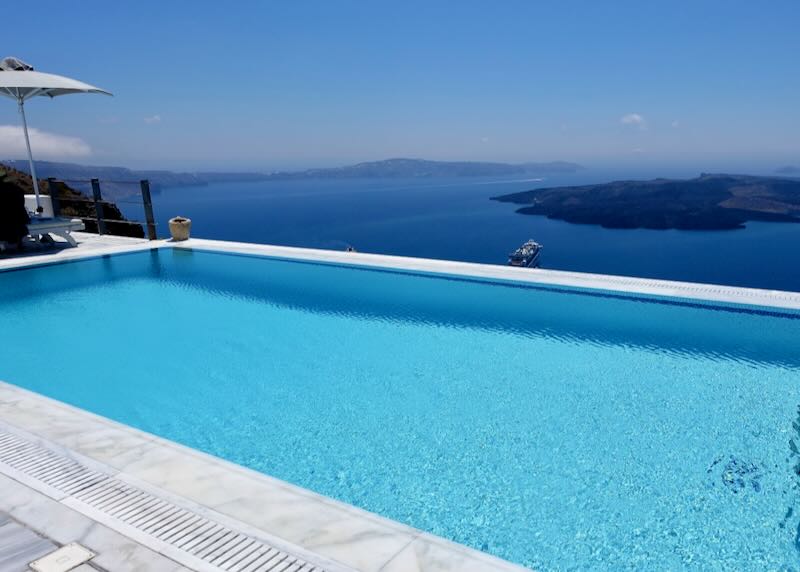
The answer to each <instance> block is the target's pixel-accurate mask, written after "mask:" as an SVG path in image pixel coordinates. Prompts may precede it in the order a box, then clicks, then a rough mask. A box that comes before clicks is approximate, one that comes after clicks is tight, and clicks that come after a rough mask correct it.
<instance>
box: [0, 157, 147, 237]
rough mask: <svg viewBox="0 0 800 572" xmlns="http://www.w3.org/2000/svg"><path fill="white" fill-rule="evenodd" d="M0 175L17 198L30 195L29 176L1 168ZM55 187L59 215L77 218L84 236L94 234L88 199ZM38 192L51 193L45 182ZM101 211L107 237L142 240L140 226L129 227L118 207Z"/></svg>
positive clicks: (92, 211) (70, 189) (93, 223)
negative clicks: (83, 227)
mask: <svg viewBox="0 0 800 572" xmlns="http://www.w3.org/2000/svg"><path fill="white" fill-rule="evenodd" d="M0 171H3V172H5V179H4V181H5V184H6V185H8V186H9V188H13V189H14V190H15V191H16V192H17V194H19V196H22V195H26V194H32V193H33V181H32V179H31V177H30V175H28V174H27V173H23V172H21V171H17V170H16V169H12V168H10V167H7V166H4V165H0ZM57 187H58V188H57V189H56V190H55V192H56V193H57V197H58V200H59V203H60V204H61V210H60V212H59V215H60V216H63V217H66V218H79V219H81V220H83V224H84V225H85V226H86V231H87V232H97V222H95V221H94V220H90V219H94V218H95V217H96V213H95V208H94V203H93V202H92V201H91V200H89V197H87V196H86V195H84V194H82V193H80V192H79V191H76V190H75V189H73V188H71V187H69V186H67V185H65V184H63V183H61V184H58V185H57ZM39 190H40V192H41V193H42V194H44V195H49V194H50V193H51V189H50V184H49V183H48V181H39ZM103 209H104V214H103V218H105V219H106V221H107V222H106V230H107V232H108V233H109V234H114V235H117V236H131V237H134V238H144V229H143V228H142V225H140V224H130V223H129V222H128V221H127V219H126V218H125V216H124V215H123V214H122V211H120V210H119V208H118V207H117V205H115V204H113V203H110V204H105V205H103ZM115 221H119V222H115ZM25 234H27V230H26V231H25V233H24V234H23V236H24V235H25Z"/></svg>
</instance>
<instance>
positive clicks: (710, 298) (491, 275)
mask: <svg viewBox="0 0 800 572" xmlns="http://www.w3.org/2000/svg"><path fill="white" fill-rule="evenodd" d="M73 235H74V236H76V238H78V240H80V239H81V238H84V236H87V237H94V236H96V235H90V234H87V233H73ZM114 239H115V240H116V241H118V244H113V245H108V246H104V247H100V248H94V249H92V250H84V251H81V249H80V248H74V249H67V250H63V251H59V252H58V253H57V254H54V255H39V256H35V257H30V258H26V257H19V258H11V259H0V272H2V271H4V270H12V269H21V268H28V267H34V266H42V265H48V264H54V263H61V262H71V261H76V260H81V259H86V258H95V257H99V256H110V255H114V254H122V253H130V252H138V251H145V250H152V249H156V248H158V249H160V248H176V249H184V250H204V251H213V252H220V253H229V254H244V255H251V256H263V257H269V258H281V259H289V260H300V261H307V262H317V263H327V264H336V265H344V266H356V267H367V268H376V269H380V268H382V269H390V270H398V271H411V272H418V273H425V274H431V275H443V276H466V277H470V278H475V279H483V280H489V281H505V282H511V283H518V284H529V285H536V286H547V287H557V288H564V289H571V290H577V291H595V292H607V293H609V292H610V293H620V292H621V293H624V294H627V295H632V296H642V297H652V298H659V299H673V300H674V299H678V300H691V301H701V302H706V303H713V304H719V305H723V306H725V305H734V306H749V307H761V308H780V309H783V310H800V292H790V291H786V290H769V289H763V288H745V287H739V286H724V285H719V284H704V283H700V282H680V281H675V280H662V279H656V278H637V277H633V276H616V275H611V274H591V273H585V272H572V271H566V270H546V269H542V268H515V267H510V266H500V265H494V264H479V263H475V262H459V261H454V260H437V259H428V258H413V257H407V256H393V255H386V254H371V253H363V252H341V251H333V250H320V249H313V248H299V247H293V246H276V245H269V244H255V243H248V242H233V241H223V240H210V239H202V238H190V239H189V240H186V241H181V242H173V241H171V240H157V241H143V240H142V239H130V238H124V237H114Z"/></svg>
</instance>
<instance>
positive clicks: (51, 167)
mask: <svg viewBox="0 0 800 572" xmlns="http://www.w3.org/2000/svg"><path fill="white" fill-rule="evenodd" d="M3 163H5V164H7V165H9V166H10V167H13V168H14V169H18V170H20V171H23V172H26V173H30V168H29V166H28V162H27V161H23V160H10V161H3ZM582 168H583V167H582V166H581V165H577V164H575V163H567V162H565V161H552V162H547V163H533V162H530V163H515V164H512V163H490V162H481V161H427V160H425V159H386V160H384V161H370V162H366V163H358V164H356V165H348V166H344V167H332V168H325V169H306V170H304V171H274V172H271V173H259V172H240V173H239V172H224V171H222V172H213V171H206V172H203V171H200V172H195V173H176V172H172V171H159V170H141V171H139V170H133V169H127V168H125V167H100V166H91V165H78V164H75V163H58V162H52V161H36V174H37V175H38V176H39V177H40V178H43V179H46V178H48V177H55V178H56V179H61V180H66V181H70V182H71V184H72V185H73V186H74V187H76V188H78V189H80V190H83V191H85V192H86V191H88V190H89V184H88V183H81V182H79V181H88V180H89V179H92V178H97V179H100V181H101V185H102V189H103V193H104V194H108V196H110V197H123V196H127V195H130V194H135V193H136V192H138V189H137V187H136V184H138V182H139V181H140V180H141V179H148V180H149V181H150V186H151V188H152V189H153V190H154V191H155V192H158V191H160V190H161V189H165V188H169V187H189V186H195V185H207V184H209V183H232V182H259V181H293V180H308V179H323V180H325V179H365V178H368V179H379V178H381V179H394V178H435V177H493V176H508V175H520V176H537V175H546V174H554V173H574V172H576V171H578V170H580V169H582Z"/></svg>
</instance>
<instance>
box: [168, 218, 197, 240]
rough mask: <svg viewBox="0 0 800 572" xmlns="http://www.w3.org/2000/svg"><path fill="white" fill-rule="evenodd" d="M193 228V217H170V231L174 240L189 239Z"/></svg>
mask: <svg viewBox="0 0 800 572" xmlns="http://www.w3.org/2000/svg"><path fill="white" fill-rule="evenodd" d="M191 230H192V219H190V218H186V217H183V216H176V217H174V218H171V219H169V233H170V234H171V235H172V240H175V241H178V240H188V238H189V233H190V232H191Z"/></svg>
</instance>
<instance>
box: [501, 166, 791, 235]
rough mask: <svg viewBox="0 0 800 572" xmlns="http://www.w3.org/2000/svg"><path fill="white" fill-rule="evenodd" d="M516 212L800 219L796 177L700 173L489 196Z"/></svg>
mask: <svg viewBox="0 0 800 572" xmlns="http://www.w3.org/2000/svg"><path fill="white" fill-rule="evenodd" d="M492 199H493V200H497V201H501V202H509V203H515V204H519V205H525V206H523V207H522V208H520V209H518V210H517V212H519V213H522V214H536V215H545V216H547V217H548V218H553V219H559V220H564V221H567V222H573V223H580V224H596V225H600V226H603V227H606V228H650V229H682V230H721V229H735V228H743V226H744V223H745V222H747V221H772V222H800V179H790V178H781V177H758V176H752V175H729V174H702V175H700V176H699V177H697V178H695V179H687V180H679V179H653V180H649V181H614V182H611V183H605V184H598V185H580V186H572V187H552V188H545V189H535V190H531V191H524V192H521V193H512V194H509V195H502V196H498V197H492Z"/></svg>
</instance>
